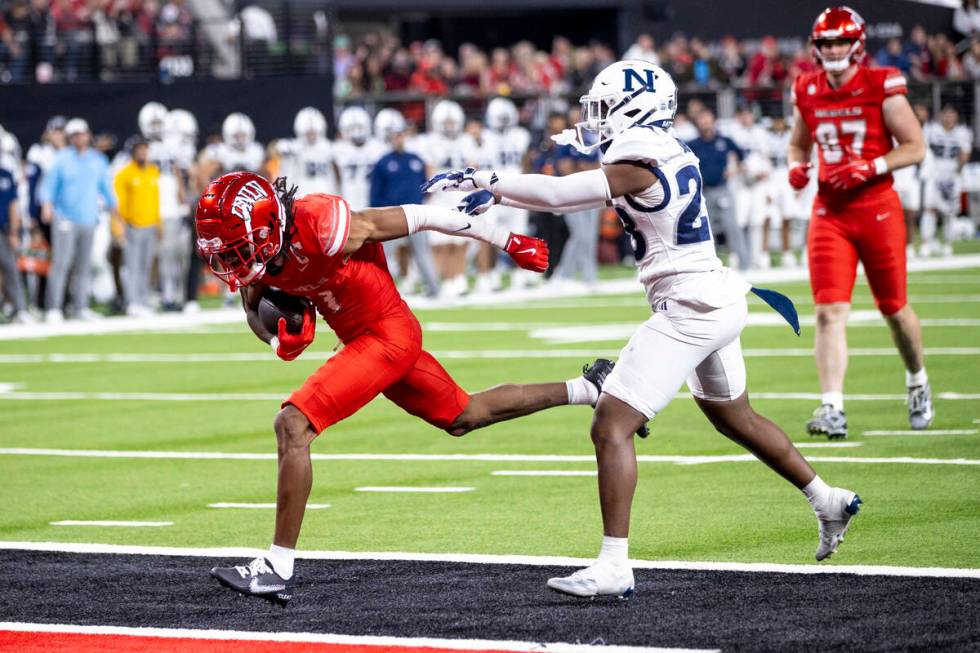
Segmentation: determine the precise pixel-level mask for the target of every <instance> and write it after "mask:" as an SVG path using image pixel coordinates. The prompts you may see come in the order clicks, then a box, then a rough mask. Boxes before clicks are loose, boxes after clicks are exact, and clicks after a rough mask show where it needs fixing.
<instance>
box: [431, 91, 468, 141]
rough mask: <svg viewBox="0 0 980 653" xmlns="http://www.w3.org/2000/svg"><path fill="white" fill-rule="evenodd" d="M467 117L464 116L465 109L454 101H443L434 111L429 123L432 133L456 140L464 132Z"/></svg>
mask: <svg viewBox="0 0 980 653" xmlns="http://www.w3.org/2000/svg"><path fill="white" fill-rule="evenodd" d="M465 122H466V116H465V115H463V107H461V106H459V104H457V103H456V102H453V101H452V100H443V101H441V102H439V104H437V105H436V106H435V108H434V109H432V115H431V116H429V123H430V124H431V126H432V131H435V132H438V133H439V134H442V135H443V136H445V137H446V138H456V137H457V136H459V135H460V134H461V133H462V132H463V125H464V123H465Z"/></svg>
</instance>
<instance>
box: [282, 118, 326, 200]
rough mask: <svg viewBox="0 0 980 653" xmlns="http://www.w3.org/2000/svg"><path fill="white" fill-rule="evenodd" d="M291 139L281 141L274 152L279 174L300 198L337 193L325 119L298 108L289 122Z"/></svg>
mask: <svg viewBox="0 0 980 653" xmlns="http://www.w3.org/2000/svg"><path fill="white" fill-rule="evenodd" d="M293 131H294V132H295V134H296V138H295V139H294V140H287V139H283V140H281V141H279V142H278V144H277V146H276V147H277V149H278V151H279V154H280V156H282V174H283V175H284V176H285V177H286V178H287V179H289V181H290V183H292V184H296V186H297V187H298V188H299V191H298V192H299V194H300V195H309V194H310V193H327V194H329V195H337V194H339V193H340V186H339V183H338V179H339V178H340V173H339V172H338V170H337V164H336V163H335V161H334V152H333V145H332V144H331V143H330V141H328V140H327V120H326V118H324V117H323V114H322V113H320V111H319V110H318V109H315V108H314V107H306V108H303V109H300V110H299V112H298V113H297V114H296V118H295V119H294V120H293Z"/></svg>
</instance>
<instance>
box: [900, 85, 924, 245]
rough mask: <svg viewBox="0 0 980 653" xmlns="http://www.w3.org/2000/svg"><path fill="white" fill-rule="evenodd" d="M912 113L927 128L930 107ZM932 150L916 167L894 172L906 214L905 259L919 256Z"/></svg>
mask: <svg viewBox="0 0 980 653" xmlns="http://www.w3.org/2000/svg"><path fill="white" fill-rule="evenodd" d="M912 111H913V112H915V117H916V118H918V120H919V123H920V124H921V125H923V126H925V125H926V124H927V123H928V122H929V106H928V105H926V104H925V103H923V102H916V103H915V104H913V105H912ZM932 158H933V157H932V150H930V149H929V148H928V147H927V148H926V154H925V157H924V158H923V159H922V161H921V162H920V163H917V164H916V165H914V166H906V167H904V168H899V169H898V170H895V171H894V172H892V177H894V178H895V180H894V181H893V182H892V186H894V188H895V192H897V193H898V199H899V200H901V202H902V211H903V213H905V242H906V245H905V258H906V259H913V258H915V257H916V256H917V255H918V250H917V249H916V247H915V240H916V232H917V230H918V223H919V216H920V214H921V213H922V199H923V196H924V195H925V185H926V180H928V179H929V177H930V176H931V175H932Z"/></svg>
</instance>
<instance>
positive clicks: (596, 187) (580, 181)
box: [476, 170, 611, 210]
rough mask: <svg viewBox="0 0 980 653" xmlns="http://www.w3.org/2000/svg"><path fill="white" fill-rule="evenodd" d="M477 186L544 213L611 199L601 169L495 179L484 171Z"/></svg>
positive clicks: (502, 176) (514, 175)
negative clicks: (554, 174)
mask: <svg viewBox="0 0 980 653" xmlns="http://www.w3.org/2000/svg"><path fill="white" fill-rule="evenodd" d="M476 181H477V185H478V186H480V187H481V188H485V189H487V190H490V191H493V192H494V193H499V194H500V195H501V197H506V198H509V199H511V200H514V201H516V202H521V203H522V204H525V205H528V206H536V207H542V208H543V209H544V210H548V209H549V208H558V207H565V206H578V205H583V204H600V203H604V202H606V201H607V200H609V199H611V194H610V191H609V181H608V180H607V179H606V173H604V172H603V171H602V170H586V171H584V172H576V173H574V174H571V175H567V176H565V177H551V176H548V175H518V174H504V175H501V176H499V177H497V178H496V181H494V179H493V173H490V172H489V171H481V172H478V173H477V175H476Z"/></svg>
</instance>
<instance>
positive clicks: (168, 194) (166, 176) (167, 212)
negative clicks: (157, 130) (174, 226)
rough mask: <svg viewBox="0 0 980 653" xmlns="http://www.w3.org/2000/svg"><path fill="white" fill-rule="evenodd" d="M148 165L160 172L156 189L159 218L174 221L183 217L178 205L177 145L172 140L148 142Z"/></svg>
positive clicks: (178, 165)
mask: <svg viewBox="0 0 980 653" xmlns="http://www.w3.org/2000/svg"><path fill="white" fill-rule="evenodd" d="M147 157H148V158H149V160H150V163H152V164H153V165H155V166H156V167H157V168H158V169H159V170H160V179H159V181H158V184H157V186H158V189H159V195H160V218H161V219H163V220H176V219H179V218H181V217H183V210H182V207H181V205H180V191H179V190H178V188H179V183H180V180H179V178H178V177H177V175H178V174H179V172H178V169H179V168H180V163H179V159H180V152H179V151H178V148H177V143H175V142H174V141H172V140H166V141H157V140H154V141H150V143H149V148H148V151H147Z"/></svg>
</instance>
